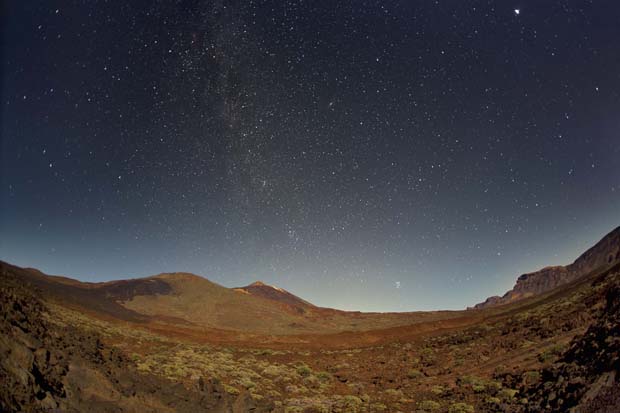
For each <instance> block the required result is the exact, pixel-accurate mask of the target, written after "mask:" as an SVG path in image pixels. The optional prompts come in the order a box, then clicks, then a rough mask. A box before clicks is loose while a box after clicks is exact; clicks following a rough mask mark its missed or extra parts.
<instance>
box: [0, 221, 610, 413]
mask: <svg viewBox="0 0 620 413" xmlns="http://www.w3.org/2000/svg"><path fill="white" fill-rule="evenodd" d="M0 270H1V274H0V277H1V282H0V305H1V309H0V310H1V314H2V318H1V322H0V355H1V359H0V382H1V383H2V386H1V390H0V409H1V410H2V411H76V412H79V411H91V412H98V411H105V412H115V411H119V412H120V411H140V412H142V411H187V412H190V411H191V412H199V411H204V412H250V411H251V412H306V413H311V412H449V413H459V412H474V411H476V412H539V411H558V412H561V411H569V410H570V409H573V410H572V411H579V412H616V411H618V409H619V408H620V385H619V382H618V380H619V378H618V374H620V359H619V352H620V318H619V317H620V228H616V229H615V230H614V231H612V232H611V233H609V234H608V235H607V236H605V237H604V238H603V239H602V240H601V241H600V242H599V243H597V244H596V245H595V246H593V247H592V248H591V249H590V250H588V251H587V252H585V253H584V254H583V255H581V256H580V257H579V258H578V259H577V260H576V261H575V262H574V263H573V264H570V265H568V266H565V267H548V268H545V269H542V270H541V271H538V272H535V273H531V274H525V275H522V276H520V277H519V278H518V280H517V283H516V285H515V288H514V289H513V290H511V291H509V292H508V293H506V294H505V295H504V296H503V297H492V298H490V299H488V300H487V301H486V302H485V303H483V304H480V305H477V306H476V307H475V308H471V309H468V310H463V311H434V312H410V313H360V312H346V311H340V310H335V309H328V308H321V307H317V306H315V305H313V304H311V303H309V302H307V301H305V300H303V299H302V298H299V297H297V296H296V295H294V294H292V293H290V292H288V291H285V290H283V289H280V288H278V287H274V286H269V285H266V284H264V283H262V282H256V283H253V284H251V285H248V286H245V287H239V288H232V289H231V288H225V287H223V286H220V285H218V284H215V283H213V282H211V281H209V280H207V279H205V278H203V277H200V276H197V275H193V274H187V273H167V274H160V275H156V276H152V277H147V278H141V279H131V280H123V281H112V282H106V283H83V282H80V281H77V280H73V279H70V278H66V277H58V276H50V275H45V274H43V273H41V272H40V271H37V270H34V269H27V268H19V267H16V266H13V265H11V264H8V263H1V267H0Z"/></svg>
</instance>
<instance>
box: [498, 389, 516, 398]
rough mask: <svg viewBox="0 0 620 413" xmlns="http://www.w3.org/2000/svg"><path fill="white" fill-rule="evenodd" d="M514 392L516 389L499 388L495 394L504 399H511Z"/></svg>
mask: <svg viewBox="0 0 620 413" xmlns="http://www.w3.org/2000/svg"><path fill="white" fill-rule="evenodd" d="M516 394H517V391H516V390H514V389H501V390H500V391H499V393H498V394H497V396H498V397H500V398H502V399H504V400H512V399H513V398H514V397H515V395H516Z"/></svg>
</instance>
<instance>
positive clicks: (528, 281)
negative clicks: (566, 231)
mask: <svg viewBox="0 0 620 413" xmlns="http://www.w3.org/2000/svg"><path fill="white" fill-rule="evenodd" d="M619 262H620V227H618V228H616V229H615V230H613V231H611V232H610V233H609V234H607V235H606V236H605V237H604V238H603V239H601V240H600V241H599V242H598V243H597V244H596V245H595V246H594V247H592V248H590V249H589V250H587V251H586V252H584V253H583V254H581V256H579V258H577V259H576V260H575V262H573V263H572V264H570V265H567V266H554V267H546V268H543V269H542V270H539V271H536V272H532V273H529V274H523V275H521V276H520V277H519V278H517V282H516V284H515V286H514V288H513V289H512V290H510V291H508V292H507V293H506V294H504V295H503V296H501V297H500V296H493V297H489V298H487V299H486V300H485V301H484V302H482V303H480V304H476V305H475V306H474V308H478V309H480V308H488V307H493V306H497V305H502V304H509V303H512V302H515V301H518V300H521V299H524V298H528V297H532V296H535V295H539V294H542V293H545V292H547V291H550V290H553V289H554V288H556V287H559V286H561V285H564V284H568V283H570V282H572V281H575V280H577V279H579V278H581V277H584V276H586V275H588V274H590V273H592V272H593V271H597V270H601V271H602V270H605V269H606V268H610V267H612V266H613V265H615V264H617V263H619Z"/></svg>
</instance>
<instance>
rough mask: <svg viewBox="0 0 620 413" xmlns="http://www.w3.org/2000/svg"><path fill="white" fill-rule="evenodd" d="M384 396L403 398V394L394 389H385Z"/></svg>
mask: <svg viewBox="0 0 620 413" xmlns="http://www.w3.org/2000/svg"><path fill="white" fill-rule="evenodd" d="M384 393H385V394H386V396H389V397H394V398H400V397H403V392H402V391H401V390H396V389H387V390H386V391H385V392H384Z"/></svg>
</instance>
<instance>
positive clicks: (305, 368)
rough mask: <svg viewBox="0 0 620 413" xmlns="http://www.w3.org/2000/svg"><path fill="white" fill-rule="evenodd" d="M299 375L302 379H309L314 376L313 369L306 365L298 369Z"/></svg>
mask: <svg viewBox="0 0 620 413" xmlns="http://www.w3.org/2000/svg"><path fill="white" fill-rule="evenodd" d="M297 374H299V375H300V376H301V377H308V376H309V375H311V374H312V369H310V367H308V366H306V365H305V364H304V365H301V366H299V367H297Z"/></svg>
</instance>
